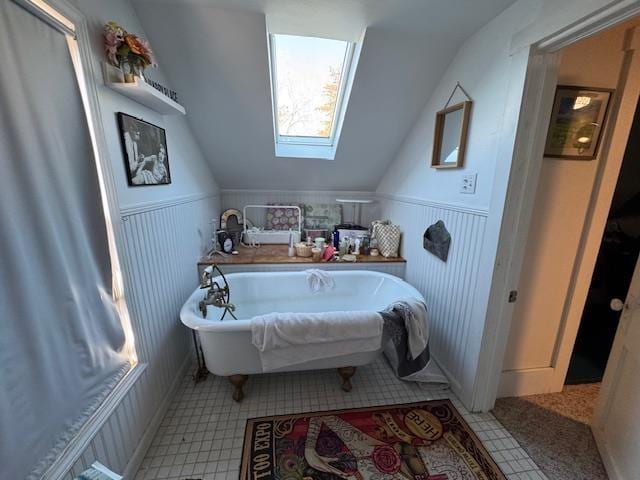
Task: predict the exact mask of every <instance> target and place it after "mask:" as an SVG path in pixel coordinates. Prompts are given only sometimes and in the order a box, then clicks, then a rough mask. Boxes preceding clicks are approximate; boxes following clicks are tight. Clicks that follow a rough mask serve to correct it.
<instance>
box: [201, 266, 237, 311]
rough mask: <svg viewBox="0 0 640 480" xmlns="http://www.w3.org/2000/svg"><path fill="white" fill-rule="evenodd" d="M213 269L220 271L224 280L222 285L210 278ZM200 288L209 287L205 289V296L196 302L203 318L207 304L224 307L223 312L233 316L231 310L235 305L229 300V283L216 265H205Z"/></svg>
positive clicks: (233, 309)
mask: <svg viewBox="0 0 640 480" xmlns="http://www.w3.org/2000/svg"><path fill="white" fill-rule="evenodd" d="M214 269H216V270H217V271H218V272H220V274H221V276H222V279H223V280H224V287H222V286H220V284H219V283H218V282H216V281H214V280H213V279H212V278H211V275H212V273H213V271H214ZM200 288H201V289H205V288H208V289H209V290H207V294H206V296H205V297H204V298H203V299H202V300H201V301H200V303H199V304H198V307H199V309H200V312H201V313H202V317H203V318H205V317H206V316H207V305H213V306H214V307H218V308H224V310H225V312H224V313H225V314H226V313H227V312H229V313H230V314H231V316H232V317H234V318H235V316H234V315H233V312H234V311H235V309H236V306H235V305H234V304H233V303H230V302H229V298H230V291H229V284H228V283H227V279H226V278H225V277H224V274H222V271H220V269H219V268H218V266H217V265H212V266H211V267H207V268H205V269H204V271H203V272H202V277H201V278H200ZM223 317H224V315H223Z"/></svg>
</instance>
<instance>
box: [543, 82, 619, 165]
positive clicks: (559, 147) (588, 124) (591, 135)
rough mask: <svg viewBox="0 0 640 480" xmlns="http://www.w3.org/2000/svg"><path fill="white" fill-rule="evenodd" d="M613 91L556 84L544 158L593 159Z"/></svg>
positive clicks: (596, 151)
mask: <svg viewBox="0 0 640 480" xmlns="http://www.w3.org/2000/svg"><path fill="white" fill-rule="evenodd" d="M612 94H613V90H611V89H606V88H589V87H572V86H565V85H558V87H557V89H556V96H555V100H554V102H553V110H552V112H551V121H550V122H549V131H548V132H547V142H546V144H545V148H544V156H545V157H553V158H565V159H569V160H593V159H594V158H596V155H597V153H598V147H599V145H600V138H601V136H602V132H603V130H604V126H605V123H606V121H607V114H608V111H609V101H610V100H611V95H612Z"/></svg>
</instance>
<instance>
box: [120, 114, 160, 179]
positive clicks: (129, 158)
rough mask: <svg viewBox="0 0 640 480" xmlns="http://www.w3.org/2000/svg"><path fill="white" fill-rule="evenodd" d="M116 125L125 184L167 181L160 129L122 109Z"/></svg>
mask: <svg viewBox="0 0 640 480" xmlns="http://www.w3.org/2000/svg"><path fill="white" fill-rule="evenodd" d="M118 127H119V129H120V140H121V142H122V152H123V155H124V164H125V169H126V171H127V180H128V182H129V186H132V187H139V186H144V185H167V184H169V183H171V173H170V171H169V156H168V153H167V137H166V134H165V131H164V128H160V127H158V126H157V125H153V124H152V123H149V122H145V121H144V120H141V119H139V118H136V117H132V116H131V115H127V114H126V113H122V112H118Z"/></svg>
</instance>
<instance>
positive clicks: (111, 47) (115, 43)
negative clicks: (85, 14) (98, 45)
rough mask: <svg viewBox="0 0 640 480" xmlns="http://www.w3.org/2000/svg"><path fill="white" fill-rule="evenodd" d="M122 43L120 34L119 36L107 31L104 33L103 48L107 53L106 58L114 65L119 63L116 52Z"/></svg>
mask: <svg viewBox="0 0 640 480" xmlns="http://www.w3.org/2000/svg"><path fill="white" fill-rule="evenodd" d="M120 45H122V36H119V35H118V34H116V33H115V32H107V31H105V34H104V49H105V51H106V53H107V59H108V60H109V63H111V64H112V65H115V66H116V67H117V66H118V65H119V62H118V58H117V56H116V55H117V52H118V47H120Z"/></svg>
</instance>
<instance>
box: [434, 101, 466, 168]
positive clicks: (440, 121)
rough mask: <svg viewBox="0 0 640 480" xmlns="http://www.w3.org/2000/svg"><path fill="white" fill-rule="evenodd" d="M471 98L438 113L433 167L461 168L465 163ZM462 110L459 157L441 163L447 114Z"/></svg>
mask: <svg viewBox="0 0 640 480" xmlns="http://www.w3.org/2000/svg"><path fill="white" fill-rule="evenodd" d="M471 104H472V102H471V101H470V100H466V101H464V102H460V103H456V104H455V105H451V106H450V107H447V108H445V109H443V110H440V111H439V112H437V113H436V125H435V132H434V134H433V152H432V155H431V166H432V167H433V168H460V167H462V165H463V164H464V154H465V150H466V146H467V131H468V129H469V118H470V116H471ZM458 110H462V124H461V126H460V137H459V139H458V157H457V159H456V162H455V163H446V164H445V163H440V150H441V149H442V136H443V134H444V126H445V119H446V116H447V115H448V114H450V113H452V112H456V111H458Z"/></svg>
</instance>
